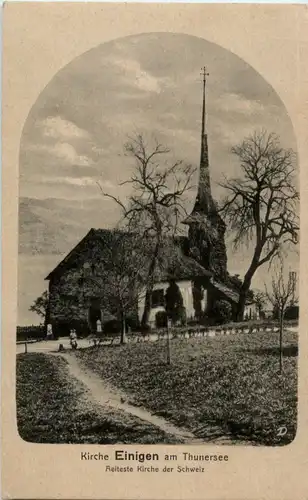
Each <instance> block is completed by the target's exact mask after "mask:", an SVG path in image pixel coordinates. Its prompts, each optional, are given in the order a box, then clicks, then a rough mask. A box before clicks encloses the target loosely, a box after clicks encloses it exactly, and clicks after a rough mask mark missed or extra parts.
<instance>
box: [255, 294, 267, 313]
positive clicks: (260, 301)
mask: <svg viewBox="0 0 308 500" xmlns="http://www.w3.org/2000/svg"><path fill="white" fill-rule="evenodd" d="M253 300H254V302H255V304H256V306H257V308H258V312H259V316H260V317H261V315H262V312H263V310H264V307H265V305H266V302H267V295H266V292H262V290H254V291H253Z"/></svg>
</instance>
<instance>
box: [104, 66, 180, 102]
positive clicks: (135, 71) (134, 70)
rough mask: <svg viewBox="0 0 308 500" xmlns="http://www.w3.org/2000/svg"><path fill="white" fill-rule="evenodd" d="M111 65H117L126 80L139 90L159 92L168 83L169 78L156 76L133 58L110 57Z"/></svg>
mask: <svg viewBox="0 0 308 500" xmlns="http://www.w3.org/2000/svg"><path fill="white" fill-rule="evenodd" d="M110 62H111V64H112V65H114V66H116V67H118V68H119V69H120V71H121V72H122V73H123V74H124V76H125V78H126V80H127V81H128V82H129V83H130V84H131V85H134V86H135V87H137V88H138V89H140V90H143V91H146V92H154V93H157V94H158V93H160V92H161V90H162V89H163V87H164V86H166V85H168V83H169V84H170V82H171V80H170V78H166V77H165V78H157V77H155V76H153V75H152V74H150V73H149V72H148V71H145V70H144V69H143V68H142V67H141V65H140V62H139V61H137V60H135V59H121V58H118V59H114V58H112V59H110Z"/></svg>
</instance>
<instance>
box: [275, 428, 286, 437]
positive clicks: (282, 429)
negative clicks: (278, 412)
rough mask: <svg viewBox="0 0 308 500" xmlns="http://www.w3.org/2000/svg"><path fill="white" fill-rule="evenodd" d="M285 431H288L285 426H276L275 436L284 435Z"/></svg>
mask: <svg viewBox="0 0 308 500" xmlns="http://www.w3.org/2000/svg"><path fill="white" fill-rule="evenodd" d="M287 432H288V428H287V427H285V426H282V427H278V432H277V436H279V437H282V436H285V435H286V433H287Z"/></svg>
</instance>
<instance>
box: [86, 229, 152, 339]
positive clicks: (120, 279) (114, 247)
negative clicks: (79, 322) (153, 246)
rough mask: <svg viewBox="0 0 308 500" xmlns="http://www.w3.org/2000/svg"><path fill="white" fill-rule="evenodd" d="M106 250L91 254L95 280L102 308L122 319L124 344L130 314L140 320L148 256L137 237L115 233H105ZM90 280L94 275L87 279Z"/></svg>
mask: <svg viewBox="0 0 308 500" xmlns="http://www.w3.org/2000/svg"><path fill="white" fill-rule="evenodd" d="M104 243H105V244H104V250H103V251H100V250H97V255H94V253H92V258H91V261H92V269H93V272H94V270H95V273H94V276H95V278H93V279H94V280H95V283H96V285H97V288H98V289H99V291H100V293H99V295H100V296H101V298H102V301H103V304H102V305H103V308H104V309H105V310H108V311H110V312H111V313H113V314H115V315H116V316H117V317H118V318H119V319H120V320H121V325H122V326H121V343H123V342H124V339H125V333H126V321H127V317H128V316H129V315H134V316H136V317H138V300H139V299H140V295H141V294H142V290H143V289H144V286H145V280H146V272H145V270H146V263H147V255H146V252H144V248H143V247H142V244H141V243H142V242H141V240H140V237H139V235H138V234H128V233H125V232H123V231H119V230H113V231H108V232H106V234H105V241H104ZM87 279H88V280H91V279H92V278H91V276H88V277H87Z"/></svg>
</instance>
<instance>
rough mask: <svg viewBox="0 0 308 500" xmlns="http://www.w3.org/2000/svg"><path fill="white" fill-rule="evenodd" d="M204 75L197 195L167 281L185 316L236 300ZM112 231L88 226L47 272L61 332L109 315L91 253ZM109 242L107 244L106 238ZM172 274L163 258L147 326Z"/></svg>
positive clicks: (100, 250)
mask: <svg viewBox="0 0 308 500" xmlns="http://www.w3.org/2000/svg"><path fill="white" fill-rule="evenodd" d="M206 77H207V73H206V71H205V68H204V70H203V96H202V125H201V156H200V168H199V182H198V191H197V197H196V201H195V204H194V208H193V210H192V213H191V214H190V215H189V216H188V217H187V218H186V220H184V221H183V224H185V225H187V226H188V237H179V238H177V242H176V247H177V248H176V249H175V250H174V252H175V255H176V259H175V262H176V264H175V266H173V271H172V280H173V281H176V283H177V285H178V286H179V288H180V290H181V294H182V297H183V303H184V307H185V311H186V317H187V319H197V320H199V319H200V318H201V317H202V316H204V314H209V313H210V311H211V310H212V309H213V306H214V304H215V303H216V302H217V301H218V300H225V301H227V302H229V303H230V304H231V306H232V310H233V311H234V312H235V309H236V305H237V302H238V299H239V294H238V289H236V288H237V287H236V286H234V287H233V286H230V282H231V281H232V280H231V281H230V278H231V277H230V275H229V274H228V271H227V251H226V245H225V231H226V226H225V223H224V221H223V220H222V218H221V216H220V214H219V211H218V208H217V205H216V203H215V201H214V199H213V197H212V192H211V181H210V165H209V152H208V138H207V131H206V102H205V91H206ZM111 237H112V232H111V231H110V230H107V229H91V230H90V231H89V232H88V233H87V234H86V235H85V237H84V238H83V239H82V240H81V241H80V242H79V243H78V244H77V246H76V247H75V248H73V249H72V251H71V252H70V253H69V254H68V255H67V256H66V257H65V258H64V259H63V260H62V261H61V262H60V264H58V265H57V266H56V268H55V269H54V270H52V271H51V272H50V273H49V275H48V276H47V277H46V280H48V281H49V307H48V310H47V318H46V319H47V322H48V323H51V324H52V325H53V327H54V329H56V330H57V329H58V330H60V333H61V334H62V335H64V334H65V333H67V331H68V330H69V328H70V327H72V325H73V327H74V328H77V329H80V330H82V329H86V328H88V329H89V330H92V331H93V329H95V325H96V322H97V320H100V321H102V322H103V323H104V322H106V321H108V320H109V319H112V318H113V317H114V316H112V314H111V313H110V311H106V309H105V307H104V296H103V292H102V289H101V287H100V276H99V273H98V272H97V271H96V269H98V267H95V265H94V261H93V255H94V253H95V255H96V256H100V255H101V256H103V255H104V249H106V248H107V246H108V244H109V243H110V241H109V239H110V238H111ZM108 241H109V243H108ZM170 279H171V276H170V271H169V269H168V263H165V265H164V263H161V264H160V267H159V268H158V269H157V270H156V275H155V284H154V289H153V293H152V297H151V311H150V317H149V321H148V323H149V325H150V326H151V327H154V326H158V323H159V322H158V318H159V315H160V314H161V313H162V312H163V311H164V309H165V298H164V297H165V291H166V289H167V288H168V286H169V282H170ZM248 302H249V303H247V304H246V311H245V315H246V316H249V318H252V317H253V318H257V316H258V314H257V309H256V306H255V304H254V303H253V301H252V300H250V301H248ZM143 308H144V294H140V295H139V297H138V299H137V303H136V314H135V316H136V317H135V323H136V321H137V323H138V321H140V320H141V316H142V311H143Z"/></svg>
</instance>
